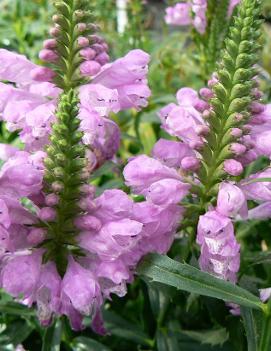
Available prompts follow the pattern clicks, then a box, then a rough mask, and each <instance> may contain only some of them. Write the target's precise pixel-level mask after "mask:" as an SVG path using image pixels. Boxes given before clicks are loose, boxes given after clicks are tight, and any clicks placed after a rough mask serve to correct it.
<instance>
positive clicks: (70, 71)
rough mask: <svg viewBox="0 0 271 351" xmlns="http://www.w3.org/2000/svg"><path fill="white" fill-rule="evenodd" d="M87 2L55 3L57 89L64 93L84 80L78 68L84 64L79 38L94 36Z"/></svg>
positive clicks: (66, 1) (73, 0) (91, 16)
mask: <svg viewBox="0 0 271 351" xmlns="http://www.w3.org/2000/svg"><path fill="white" fill-rule="evenodd" d="M89 3H90V1H89V0H60V1H56V2H55V3H54V5H55V8H56V14H55V15H54V16H53V21H54V23H55V28H56V29H57V34H56V35H55V36H56V40H57V47H56V52H57V53H58V55H59V59H58V60H57V61H56V62H55V63H54V71H55V72H56V77H55V79H54V81H55V83H56V85H57V86H58V87H60V88H61V89H63V90H65V91H69V89H72V88H75V87H77V86H79V85H81V84H83V83H84V82H85V81H86V79H85V78H82V77H81V76H80V72H79V66H80V65H81V63H82V62H83V59H82V57H80V54H79V51H80V50H81V49H82V48H81V47H80V46H79V45H78V42H77V40H78V38H79V37H87V36H88V35H90V34H93V33H94V32H95V30H96V26H95V25H93V24H92V23H91V22H92V21H93V14H92V11H90V10H89V8H90V5H89Z"/></svg>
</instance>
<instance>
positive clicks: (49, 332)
mask: <svg viewBox="0 0 271 351" xmlns="http://www.w3.org/2000/svg"><path fill="white" fill-rule="evenodd" d="M61 334H62V325H61V320H57V321H56V322H55V323H54V324H53V325H52V326H50V327H48V328H46V330H45V332H44V335H43V340H42V351H59V350H60V343H61Z"/></svg>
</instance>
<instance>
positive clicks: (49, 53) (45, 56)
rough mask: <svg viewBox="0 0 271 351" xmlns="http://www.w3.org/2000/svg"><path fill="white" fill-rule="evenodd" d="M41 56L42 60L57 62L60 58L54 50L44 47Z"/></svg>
mask: <svg viewBox="0 0 271 351" xmlns="http://www.w3.org/2000/svg"><path fill="white" fill-rule="evenodd" d="M39 58H40V59H41V60H42V61H47V62H55V61H57V59H58V55H57V53H56V52H55V51H53V50H48V49H43V50H41V51H40V53H39Z"/></svg>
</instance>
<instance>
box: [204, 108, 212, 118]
mask: <svg viewBox="0 0 271 351" xmlns="http://www.w3.org/2000/svg"><path fill="white" fill-rule="evenodd" d="M202 117H203V118H204V119H208V118H210V117H212V111H211V110H205V111H203V114H202Z"/></svg>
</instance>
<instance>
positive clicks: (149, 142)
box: [139, 123, 156, 155]
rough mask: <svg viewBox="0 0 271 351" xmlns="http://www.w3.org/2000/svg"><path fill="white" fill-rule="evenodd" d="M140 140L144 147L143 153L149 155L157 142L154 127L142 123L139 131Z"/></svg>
mask: <svg viewBox="0 0 271 351" xmlns="http://www.w3.org/2000/svg"><path fill="white" fill-rule="evenodd" d="M139 135H140V140H141V143H142V145H143V151H144V153H145V154H147V155H149V154H150V153H151V150H152V148H153V145H154V144H155V142H156V135H155V133H154V130H153V127H152V125H151V124H149V123H141V124H140V129H139Z"/></svg>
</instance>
